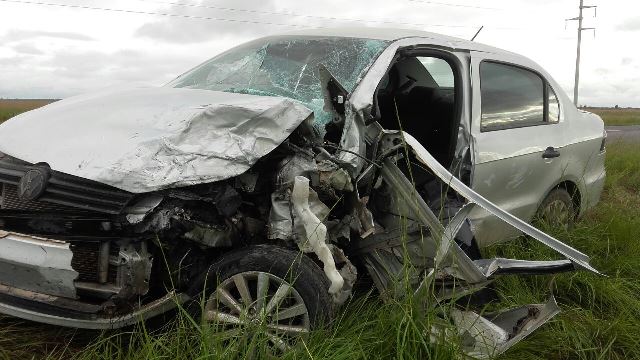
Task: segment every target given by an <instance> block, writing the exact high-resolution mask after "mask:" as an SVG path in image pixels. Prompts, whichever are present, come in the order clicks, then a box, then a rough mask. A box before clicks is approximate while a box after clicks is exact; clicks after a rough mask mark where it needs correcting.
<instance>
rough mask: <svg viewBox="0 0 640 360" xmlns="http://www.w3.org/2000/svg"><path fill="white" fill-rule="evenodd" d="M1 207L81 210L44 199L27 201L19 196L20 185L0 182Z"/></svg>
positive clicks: (4, 208)
mask: <svg viewBox="0 0 640 360" xmlns="http://www.w3.org/2000/svg"><path fill="white" fill-rule="evenodd" d="M0 195H1V196H2V197H0V209H3V210H23V211H40V212H54V213H59V212H74V213H78V212H79V211H81V210H78V209H76V208H73V207H70V206H63V205H56V204H53V203H48V202H44V201H27V200H22V199H20V198H19V197H18V187H17V186H15V185H12V184H2V183H0Z"/></svg>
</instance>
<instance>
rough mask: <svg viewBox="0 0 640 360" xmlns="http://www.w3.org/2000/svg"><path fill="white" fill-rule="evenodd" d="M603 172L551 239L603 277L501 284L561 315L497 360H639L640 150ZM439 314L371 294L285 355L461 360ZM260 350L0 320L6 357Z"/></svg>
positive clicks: (506, 293)
mask: <svg viewBox="0 0 640 360" xmlns="http://www.w3.org/2000/svg"><path fill="white" fill-rule="evenodd" d="M0 108H1V107H0ZM604 116H605V117H606V116H608V115H606V114H605V115H604ZM606 167H607V181H606V185H605V191H604V193H603V197H602V200H601V202H600V204H599V205H598V206H597V207H596V208H595V209H593V210H591V211H590V212H589V213H587V214H586V215H585V216H584V217H583V218H582V219H581V220H580V221H579V222H578V223H577V224H576V226H575V228H574V229H573V230H571V231H558V230H554V231H553V234H554V235H555V236H556V237H558V238H559V239H561V240H562V241H565V242H567V243H568V244H570V245H571V246H574V247H576V248H577V249H579V250H581V251H582V252H584V253H586V254H589V255H590V256H591V259H592V264H593V265H594V266H595V267H596V268H597V269H599V270H600V271H601V272H603V273H604V274H606V275H607V277H600V276H596V275H592V274H589V273H586V272H572V273H564V274H558V275H556V276H554V277H551V276H533V277H503V278H501V279H499V280H498V281H497V283H496V287H495V288H496V291H497V294H498V297H499V299H500V301H501V306H505V305H506V306H509V305H511V306H516V305H518V304H527V303H541V302H544V301H546V300H547V297H548V296H549V294H550V293H552V292H553V293H554V294H555V296H556V299H557V301H558V303H559V305H560V307H561V308H562V313H560V314H559V315H558V316H556V317H555V318H554V319H553V320H552V321H550V322H549V323H547V324H545V325H543V326H542V327H541V328H540V329H539V330H538V331H536V332H534V334H533V335H532V336H530V337H529V338H527V339H525V340H524V341H522V342H520V343H519V344H518V345H516V346H515V347H514V348H513V349H511V350H510V351H508V352H507V353H505V354H503V355H502V356H500V357H499V359H540V360H543V359H552V360H559V359H585V360H586V359H593V360H596V359H598V360H600V359H616V360H617V359H619V360H623V359H640V241H639V233H640V144H635V143H633V144H627V143H619V142H618V143H610V144H608V145H607V161H606ZM485 251H486V252H487V253H491V254H493V255H497V256H503V257H515V258H523V259H526V258H536V259H546V258H551V257H553V256H554V255H553V254H552V253H551V252H550V251H548V250H547V249H545V248H544V246H538V245H536V244H535V243H532V242H531V241H530V240H527V239H524V238H523V239H519V240H517V241H515V242H513V243H511V244H509V245H507V246H499V247H495V248H489V249H486V250H485ZM491 306H492V305H490V307H491ZM436 309H437V307H436ZM436 312H437V310H433V311H424V310H422V307H421V306H419V305H418V304H417V301H416V299H415V298H413V297H411V296H408V297H407V299H406V300H403V301H397V302H391V303H386V304H385V303H382V302H381V301H380V300H379V299H378V297H377V296H376V294H375V293H372V294H370V295H368V296H367V295H362V296H360V297H358V298H356V299H354V300H353V301H352V302H351V303H349V304H348V306H346V307H345V308H344V309H343V310H342V311H341V312H340V314H339V316H338V318H337V320H336V322H335V323H334V324H333V325H332V326H330V327H327V328H326V329H323V330H317V331H314V332H313V333H312V334H310V336H309V337H308V338H306V339H305V340H304V341H303V342H301V343H300V344H299V346H297V347H296V348H294V349H291V350H290V351H288V352H287V353H286V354H285V356H284V358H286V359H336V360H337V359H446V360H448V359H462V358H463V357H462V356H461V355H460V352H459V346H460V344H459V343H457V342H456V341H453V340H449V341H440V342H439V345H434V344H432V343H430V342H429V336H428V333H429V331H430V329H431V326H432V325H433V324H434V323H435V322H436V321H437V320H436V319H437V316H436ZM263 345H264V342H258V343H250V342H245V341H244V340H243V338H242V337H240V336H236V335H234V334H231V335H229V334H220V333H214V332H212V331H211V330H210V329H209V328H208V327H203V326H200V324H199V322H198V321H194V320H193V319H192V318H191V317H190V316H189V313H187V312H186V311H179V312H178V313H177V314H176V315H175V316H174V317H172V318H171V319H170V320H169V322H168V325H166V326H165V327H162V328H159V329H157V328H154V330H151V327H144V326H137V327H133V328H129V329H125V330H121V331H109V332H95V331H85V330H72V329H64V328H58V327H54V326H45V325H40V324H36V323H33V322H29V321H22V320H19V319H15V318H11V317H0V358H6V359H41V358H44V359H65V360H66V359H70V358H71V359H104V360H107V359H109V360H111V359H185V360H186V359H245V358H256V359H257V358H262V356H260V355H261V353H260V350H261V349H262V348H263ZM250 349H252V350H250ZM255 352H257V355H256V353H255Z"/></svg>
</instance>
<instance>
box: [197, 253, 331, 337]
mask: <svg viewBox="0 0 640 360" xmlns="http://www.w3.org/2000/svg"><path fill="white" fill-rule="evenodd" d="M261 282H262V283H263V284H264V283H265V282H266V284H267V285H266V290H264V291H263V293H264V294H265V296H263V297H259V296H258V295H257V294H258V291H259V289H260V288H261V285H260V283H261ZM329 285H330V284H329V280H328V279H327V277H326V276H325V275H324V272H323V271H322V270H321V269H320V267H319V266H318V265H317V264H316V263H315V262H314V261H313V260H311V259H310V258H309V257H308V256H306V255H304V254H303V253H302V252H299V251H292V250H289V249H285V248H282V247H278V246H273V245H254V246H250V247H247V248H243V249H240V250H237V251H234V252H231V253H228V254H225V255H224V256H222V257H221V259H220V260H219V261H217V262H215V263H214V264H212V265H211V266H210V268H209V271H208V272H207V273H206V275H205V276H203V277H202V278H201V279H200V281H198V285H196V287H195V288H192V291H191V292H195V294H194V295H195V296H193V297H192V298H194V299H198V300H202V304H198V305H200V306H198V307H199V308H200V311H201V319H202V320H203V321H204V322H207V321H209V322H211V321H215V322H225V321H226V320H229V321H237V319H244V320H242V321H246V322H251V323H253V324H255V323H256V322H260V321H263V322H264V323H263V325H264V326H265V328H266V329H267V331H270V330H269V329H272V326H273V327H278V326H281V328H280V329H275V330H274V331H276V332H277V331H280V332H284V331H289V330H290V331H292V332H294V329H295V331H300V333H301V335H304V333H306V332H308V331H309V330H311V329H314V328H317V327H319V326H320V325H322V324H324V323H325V322H327V321H329V320H330V319H331V318H332V315H333V310H334V309H333V302H332V298H331V296H330V295H329V293H328V290H329ZM264 286H265V285H262V288H263V289H264ZM289 287H290V288H289ZM281 288H284V289H287V290H288V291H285V292H286V293H287V294H286V296H285V295H282V294H279V293H278V292H279V291H280V290H281ZM203 289H204V291H203ZM241 289H243V290H242V291H241ZM243 294H244V295H243ZM247 294H248V295H247ZM198 295H199V296H198ZM228 295H230V296H231V298H232V300H229V298H227V296H228ZM282 296H285V297H284V300H282V301H281V302H280V303H279V305H278V306H277V307H275V308H272V309H271V310H269V309H268V308H269V305H270V304H271V300H273V299H274V298H275V299H276V300H274V301H275V302H278V300H277V299H281V298H282ZM260 299H263V300H260ZM229 303H231V306H229ZM238 305H239V306H238ZM291 308H296V309H300V310H299V311H298V310H296V311H295V312H292V311H289V312H288V313H287V315H284V313H285V311H288V310H289V309H291ZM302 309H304V311H303V310H302ZM238 310H240V312H239V311H238ZM294 313H295V314H297V313H301V314H299V315H295V316H292V317H290V318H285V319H279V318H280V317H284V316H290V315H291V314H294ZM237 325H239V326H243V325H246V324H245V323H239V324H237ZM287 326H289V327H287ZM283 329H284V330H283ZM272 330H273V329H272ZM285 335H286V336H287V338H289V337H290V335H291V337H294V336H293V335H292V334H289V333H287V334H285ZM270 336H271V335H270Z"/></svg>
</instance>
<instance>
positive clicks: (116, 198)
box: [0, 154, 134, 214]
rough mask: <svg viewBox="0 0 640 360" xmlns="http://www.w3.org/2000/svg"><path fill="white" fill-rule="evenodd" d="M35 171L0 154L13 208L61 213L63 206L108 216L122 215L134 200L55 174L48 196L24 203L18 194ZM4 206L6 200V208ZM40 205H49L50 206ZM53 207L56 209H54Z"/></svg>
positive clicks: (1, 180) (102, 186) (1, 173)
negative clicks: (19, 188) (26, 174)
mask: <svg viewBox="0 0 640 360" xmlns="http://www.w3.org/2000/svg"><path fill="white" fill-rule="evenodd" d="M38 166H44V165H38ZM34 167H35V165H33V164H29V163H27V162H25V161H21V160H18V159H15V158H12V157H10V156H7V155H4V154H0V183H3V184H4V185H5V186H6V185H8V186H9V197H11V196H12V194H11V191H12V190H14V192H13V195H15V196H14V198H12V199H9V200H7V201H6V202H7V203H8V204H9V206H13V207H9V208H12V209H16V210H36V211H46V210H44V209H47V210H52V209H54V208H55V209H57V210H60V209H62V208H61V207H59V206H62V207H67V208H68V207H71V208H75V209H82V210H88V211H97V212H102V213H107V214H119V213H120V212H121V211H122V209H124V207H125V206H126V205H127V203H128V202H129V201H130V200H131V199H132V198H133V196H134V195H133V194H131V193H129V192H127V191H123V190H120V189H117V188H114V187H112V186H108V185H105V184H101V183H99V182H96V181H92V180H87V179H83V178H81V177H77V176H72V175H68V174H64V173H61V172H58V171H53V170H51V171H50V174H51V176H50V177H49V180H48V182H47V184H46V188H45V190H44V193H43V194H42V195H41V196H40V197H39V198H38V200H36V201H30V202H27V201H21V200H20V199H19V198H18V194H17V191H15V190H16V189H17V186H18V184H19V183H20V180H21V179H22V177H23V176H24V174H25V173H26V172H27V171H29V170H30V169H32V168H34ZM11 186H13V188H11ZM3 188H4V186H3ZM4 202H5V201H4V200H3V205H2V206H3V208H4V206H5V205H4ZM34 203H37V204H34ZM40 203H46V205H45V204H40ZM21 206H24V207H21ZM51 206H54V207H53V208H52V207H51ZM38 208H39V209H38Z"/></svg>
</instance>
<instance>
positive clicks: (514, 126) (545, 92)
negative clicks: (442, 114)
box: [478, 59, 561, 133]
mask: <svg viewBox="0 0 640 360" xmlns="http://www.w3.org/2000/svg"><path fill="white" fill-rule="evenodd" d="M484 63H493V64H497V65H503V66H510V67H513V68H518V69H520V70H525V71H528V72H530V73H533V74H535V75H536V76H537V77H539V78H540V80H542V97H543V98H542V100H543V105H542V111H543V120H542V121H541V122H539V123H537V124H522V123H511V124H509V123H507V124H505V125H500V126H494V127H491V128H488V129H487V128H485V127H483V126H482V115H483V112H482V101H483V98H482V83H483V79H482V65H483V64H484ZM478 78H479V79H480V124H479V125H480V132H481V133H485V132H492V131H500V130H508V129H520V128H526V127H534V126H546V125H556V124H558V123H560V113H561V107H560V98H559V97H558V93H557V92H556V90H555V89H554V88H553V86H551V83H549V81H548V80H547V78H546V77H545V76H544V75H542V74H541V73H540V72H539V71H537V70H535V69H532V68H530V67H527V66H524V65H520V64H515V63H512V62H508V61H501V60H493V59H482V60H481V61H480V63H479V64H478ZM549 88H551V90H552V91H553V94H554V95H555V97H556V99H557V101H558V121H554V122H550V121H549Z"/></svg>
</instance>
